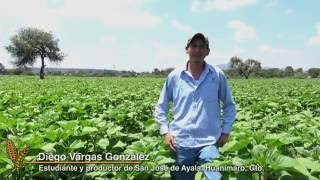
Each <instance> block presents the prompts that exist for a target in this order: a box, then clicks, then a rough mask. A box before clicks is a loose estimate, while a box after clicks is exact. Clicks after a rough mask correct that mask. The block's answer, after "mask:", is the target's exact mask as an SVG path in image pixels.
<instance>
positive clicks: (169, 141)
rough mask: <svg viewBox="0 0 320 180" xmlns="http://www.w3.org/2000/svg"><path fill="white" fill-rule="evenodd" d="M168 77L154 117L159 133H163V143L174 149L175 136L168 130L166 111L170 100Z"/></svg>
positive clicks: (170, 92) (170, 91) (170, 87)
mask: <svg viewBox="0 0 320 180" xmlns="http://www.w3.org/2000/svg"><path fill="white" fill-rule="evenodd" d="M169 81H170V80H169V77H168V78H167V80H166V82H165V83H164V85H163V88H162V91H161V94H160V97H159V100H158V103H157V105H156V108H155V113H154V117H155V120H156V121H157V123H158V125H159V126H160V134H161V135H164V143H165V144H166V145H167V146H168V147H169V148H170V149H171V150H172V151H176V149H175V137H174V136H172V135H171V134H170V132H169V121H168V111H169V102H170V101H171V100H172V85H170V83H169Z"/></svg>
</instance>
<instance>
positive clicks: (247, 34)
mask: <svg viewBox="0 0 320 180" xmlns="http://www.w3.org/2000/svg"><path fill="white" fill-rule="evenodd" d="M228 26H229V27H230V28H231V29H233V30H234V31H235V40H236V41H238V42H240V41H246V40H254V39H256V37H257V33H256V30H255V29H254V28H253V27H251V26H249V25H247V24H246V23H244V22H242V21H239V20H232V21H230V22H229V23H228Z"/></svg>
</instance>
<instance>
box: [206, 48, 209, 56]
mask: <svg viewBox="0 0 320 180" xmlns="http://www.w3.org/2000/svg"><path fill="white" fill-rule="evenodd" d="M209 53H210V48H208V51H207V55H206V56H208V55H209Z"/></svg>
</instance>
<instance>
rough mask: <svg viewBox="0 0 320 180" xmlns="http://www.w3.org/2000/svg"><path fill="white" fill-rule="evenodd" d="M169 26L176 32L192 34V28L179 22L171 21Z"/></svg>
mask: <svg viewBox="0 0 320 180" xmlns="http://www.w3.org/2000/svg"><path fill="white" fill-rule="evenodd" d="M171 25H172V26H173V27H174V28H175V29H177V30H178V31H182V32H188V33H191V32H192V27H191V26H189V25H186V24H182V23H181V22H179V21H177V20H172V21H171Z"/></svg>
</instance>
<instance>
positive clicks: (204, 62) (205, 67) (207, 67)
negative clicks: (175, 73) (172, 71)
mask: <svg viewBox="0 0 320 180" xmlns="http://www.w3.org/2000/svg"><path fill="white" fill-rule="evenodd" d="M188 65H189V61H188V62H187V63H186V66H185V68H182V67H181V68H179V71H180V74H181V75H182V74H183V73H187V72H188ZM203 66H204V72H205V73H208V72H209V71H212V69H211V67H210V66H209V65H208V64H207V62H206V61H203Z"/></svg>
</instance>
